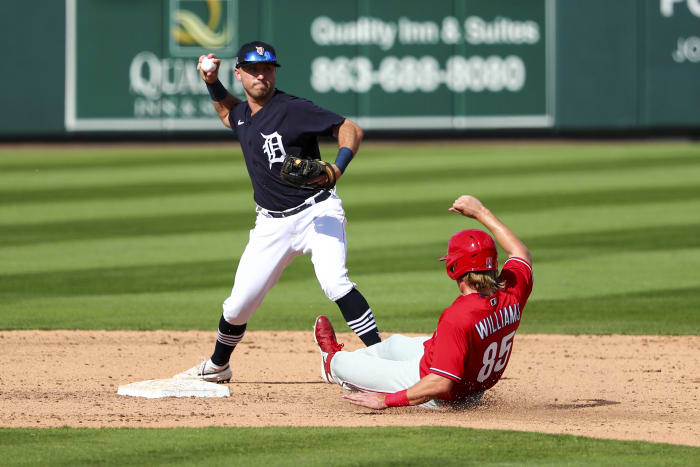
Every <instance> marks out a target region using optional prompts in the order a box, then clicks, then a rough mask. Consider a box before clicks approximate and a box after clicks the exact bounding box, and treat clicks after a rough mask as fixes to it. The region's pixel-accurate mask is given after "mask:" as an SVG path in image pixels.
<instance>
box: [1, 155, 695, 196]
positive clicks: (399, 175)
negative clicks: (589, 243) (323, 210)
mask: <svg viewBox="0 0 700 467" xmlns="http://www.w3.org/2000/svg"><path fill="white" fill-rule="evenodd" d="M475 158H476V157H475V156H474V155H471V154H464V155H462V154H454V153H445V154H439V153H438V154H433V155H432V156H431V165H430V169H427V168H425V167H422V168H421V167H415V168H414V167H410V166H398V167H391V166H386V167H376V166H375V167H372V170H371V171H367V167H368V166H370V167H371V164H368V161H362V162H360V164H357V165H358V166H360V165H362V166H363V167H361V168H360V167H358V170H357V172H358V173H357V174H356V176H354V177H353V178H352V179H351V180H350V182H349V183H350V184H351V185H352V186H356V187H361V188H364V187H366V186H375V185H377V184H378V183H380V184H383V185H387V184H399V185H401V184H415V183H421V182H425V181H427V180H432V181H450V180H461V179H464V177H465V176H467V177H468V176H473V175H474V171H473V165H474V162H475V161H474V159H475ZM525 161H527V159H525ZM695 166H700V157H689V156H685V155H670V156H669V155H664V156H657V157H654V158H649V159H641V160H638V161H630V160H628V159H612V160H606V161H604V162H600V161H585V160H584V161H577V162H575V163H572V162H571V159H566V158H561V157H558V158H556V159H552V160H551V161H546V162H542V163H536V164H527V163H523V162H521V163H519V164H518V163H516V164H508V165H499V166H498V167H497V168H496V169H495V170H493V171H485V172H484V171H482V172H479V174H478V176H479V178H481V179H483V178H486V179H492V178H501V177H509V176H513V175H517V176H523V175H531V176H532V175H557V174H566V173H579V174H581V173H587V174H594V173H596V172H609V171H615V170H624V171H625V172H629V171H633V170H645V169H646V170H648V169H655V168H661V169H670V168H674V167H688V169H690V170H693V169H694V167H695ZM180 168H181V166H180V165H178V164H168V165H167V167H166V168H163V169H162V170H160V171H159V172H160V173H159V177H167V173H168V172H169V171H175V170H177V169H180ZM205 168H207V167H206V166H195V168H194V169H193V173H200V172H202V171H203V170H204V169H205ZM100 169H102V170H100V171H99V172H97V173H89V174H82V176H80V175H79V174H78V173H76V172H71V173H70V175H69V176H68V177H67V178H65V179H63V180H62V179H54V184H56V183H58V184H60V185H61V187H60V188H59V187H49V188H32V189H27V187H26V186H25V185H22V184H18V185H16V186H15V187H14V188H7V186H8V184H7V183H6V184H4V185H5V186H6V188H3V189H0V204H2V203H31V202H40V201H57V200H73V199H88V198H89V199H115V198H120V197H138V196H153V195H159V196H165V195H176V194H180V193H198V192H200V193H201V192H208V191H209V190H212V189H214V188H215V189H216V190H217V191H244V190H247V191H250V184H249V183H241V177H243V176H245V174H246V173H247V172H246V169H245V167H244V165H243V164H242V161H241V160H240V157H238V158H236V162H235V163H234V162H233V158H231V163H230V164H226V165H221V166H220V167H214V168H213V169H216V175H217V177H218V178H217V181H216V182H212V183H208V182H207V181H206V180H200V181H186V180H180V181H178V182H171V181H168V180H167V179H166V180H162V179H161V180H158V181H157V182H155V183H154V182H153V181H148V182H141V183H130V182H129V180H124V181H123V182H122V183H119V181H120V179H119V176H120V175H119V174H115V173H113V172H105V171H104V170H103V168H102V167H100ZM221 173H224V174H230V176H228V183H227V178H226V177H221ZM126 174H128V172H127V173H126ZM31 175H32V177H31V179H32V180H35V179H36V177H35V176H34V174H33V173H32V174H31ZM389 175H391V176H389ZM122 176H124V173H122ZM180 176H181V175H180ZM81 177H82V178H81ZM13 178H14V179H16V174H15V175H14V176H13ZM44 178H46V177H44ZM0 180H2V178H1V177H0ZM96 180H103V181H104V182H103V184H97V183H96ZM115 182H117V183H115ZM344 183H345V182H344ZM0 185H2V184H0ZM75 185H77V186H75ZM120 188H121V189H122V191H120ZM198 190H199V191H198Z"/></svg>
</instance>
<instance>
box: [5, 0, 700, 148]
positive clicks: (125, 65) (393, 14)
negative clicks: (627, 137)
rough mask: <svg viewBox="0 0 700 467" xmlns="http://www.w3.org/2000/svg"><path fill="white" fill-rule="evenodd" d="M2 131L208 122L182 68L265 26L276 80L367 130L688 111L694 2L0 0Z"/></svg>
mask: <svg viewBox="0 0 700 467" xmlns="http://www.w3.org/2000/svg"><path fill="white" fill-rule="evenodd" d="M0 9H1V12H2V15H1V18H0V27H2V31H3V35H4V36H5V37H6V39H7V40H6V41H4V44H3V46H2V47H3V48H4V49H5V60H4V62H5V66H4V67H3V69H4V70H3V71H4V73H3V74H2V77H0V83H1V84H2V86H0V89H1V90H0V97H1V98H2V107H3V109H4V110H5V111H4V112H3V113H2V114H0V136H3V137H17V136H19V137H22V136H28V137H31V136H32V135H71V134H78V133H90V132H93V133H94V132H99V133H104V132H113V131H125V132H144V131H145V132H166V133H167V132H172V131H202V132H211V131H218V130H219V129H221V128H222V126H221V124H220V123H219V121H218V118H217V117H216V115H215V114H214V111H213V108H212V106H211V104H210V102H209V97H208V94H207V93H206V89H205V87H204V86H203V84H202V82H201V80H200V79H199V77H198V74H197V71H196V69H195V63H196V59H197V57H198V56H199V55H200V54H202V53H205V52H215V53H217V54H218V56H219V57H221V58H222V59H223V64H222V67H221V71H220V76H221V80H222V82H223V83H224V84H225V85H226V86H227V87H228V88H229V89H230V90H231V91H232V92H234V93H235V94H238V95H242V90H241V88H240V85H238V83H237V82H236V80H235V77H234V73H233V68H234V64H235V53H236V50H237V48H238V45H239V44H240V43H242V42H245V41H249V40H253V39H258V38H259V39H262V40H264V41H266V42H270V43H272V44H273V45H275V47H276V48H277V52H278V57H279V61H280V62H281V63H282V68H280V70H279V73H278V78H277V79H278V81H277V86H278V87H279V88H280V89H283V90H285V91H287V92H290V93H292V94H297V95H300V96H304V97H307V98H309V99H311V100H313V101H314V102H316V103H317V104H319V105H321V106H325V107H329V108H332V109H333V110H335V111H337V112H339V113H341V114H343V115H346V116H348V117H350V118H353V119H354V120H356V121H358V122H359V123H360V124H361V125H362V126H363V127H364V128H366V129H369V130H405V131H407V132H408V131H416V130H470V129H508V128H518V129H522V128H539V129H548V128H549V129H598V128H600V129H647V128H698V127H700V86H699V85H698V83H700V0H648V1H641V0H638V1H635V0H618V1H615V2H605V1H602V0H588V1H583V0H567V1H555V0H499V1H486V0H482V1H474V0H472V1H470V0H453V1H439V2H431V3H426V2H425V1H415V0H382V1H376V0H375V1H370V0H354V1H345V2H333V1H320V0H298V1H285V0H276V1H273V0H267V1H265V0H263V1H257V2H249V1H243V0H148V1H137V0H121V1H113V0H65V1H56V0H36V1H33V2H3V4H2V6H0Z"/></svg>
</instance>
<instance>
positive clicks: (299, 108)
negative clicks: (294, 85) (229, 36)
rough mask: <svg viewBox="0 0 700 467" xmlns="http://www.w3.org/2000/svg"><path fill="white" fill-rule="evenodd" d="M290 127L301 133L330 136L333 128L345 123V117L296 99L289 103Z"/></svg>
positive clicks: (307, 101)
mask: <svg viewBox="0 0 700 467" xmlns="http://www.w3.org/2000/svg"><path fill="white" fill-rule="evenodd" d="M288 109H289V115H290V116H291V117H292V118H291V119H290V120H289V125H290V126H293V127H294V129H295V130H296V131H297V132H299V133H311V134H317V135H326V136H329V135H331V134H332V133H333V127H334V126H336V125H340V124H341V123H343V122H344V121H345V117H342V116H340V115H338V114H337V113H335V112H331V111H330V110H326V109H324V108H323V107H319V106H317V105H316V104H314V103H313V102H311V101H309V100H306V99H302V98H298V97H297V98H294V99H292V100H291V101H290V102H289V107H288Z"/></svg>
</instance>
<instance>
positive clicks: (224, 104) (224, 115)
mask: <svg viewBox="0 0 700 467" xmlns="http://www.w3.org/2000/svg"><path fill="white" fill-rule="evenodd" d="M204 58H211V59H213V60H214V63H215V64H216V68H214V70H213V71H204V70H202V60H204ZM220 66H221V60H220V59H218V58H216V54H209V55H201V56H200V57H199V62H198V63H197V69H198V70H199V75H200V76H201V77H202V79H203V80H204V82H205V83H207V88H208V89H209V90H210V91H209V92H210V94H212V92H213V93H214V94H217V93H219V94H220V95H218V97H217V99H220V100H212V104H213V105H214V109H215V110H216V113H217V114H218V115H219V118H220V119H221V122H222V123H223V124H224V125H225V126H226V127H228V128H231V123H230V122H229V121H228V115H229V113H230V112H231V109H232V108H233V107H234V106H235V105H236V104H238V103H240V102H241V100H240V99H239V98H237V97H236V96H234V95H233V94H231V93H230V92H228V91H226V90H225V89H224V87H223V85H222V84H221V83H220V82H219V67H220ZM212 89H213V91H212ZM212 99H214V95H212Z"/></svg>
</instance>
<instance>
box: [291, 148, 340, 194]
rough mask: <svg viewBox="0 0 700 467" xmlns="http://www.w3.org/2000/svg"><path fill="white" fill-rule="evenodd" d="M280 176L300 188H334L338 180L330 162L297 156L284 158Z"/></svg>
mask: <svg viewBox="0 0 700 467" xmlns="http://www.w3.org/2000/svg"><path fill="white" fill-rule="evenodd" d="M280 177H282V180H284V181H285V182H287V183H289V184H292V185H294V186H297V187H300V188H333V187H334V186H335V182H336V177H335V170H333V166H332V165H330V164H329V163H328V162H325V161H322V160H318V159H303V158H301V157H297V156H287V157H285V158H284V162H283V163H282V169H281V170H280Z"/></svg>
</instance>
